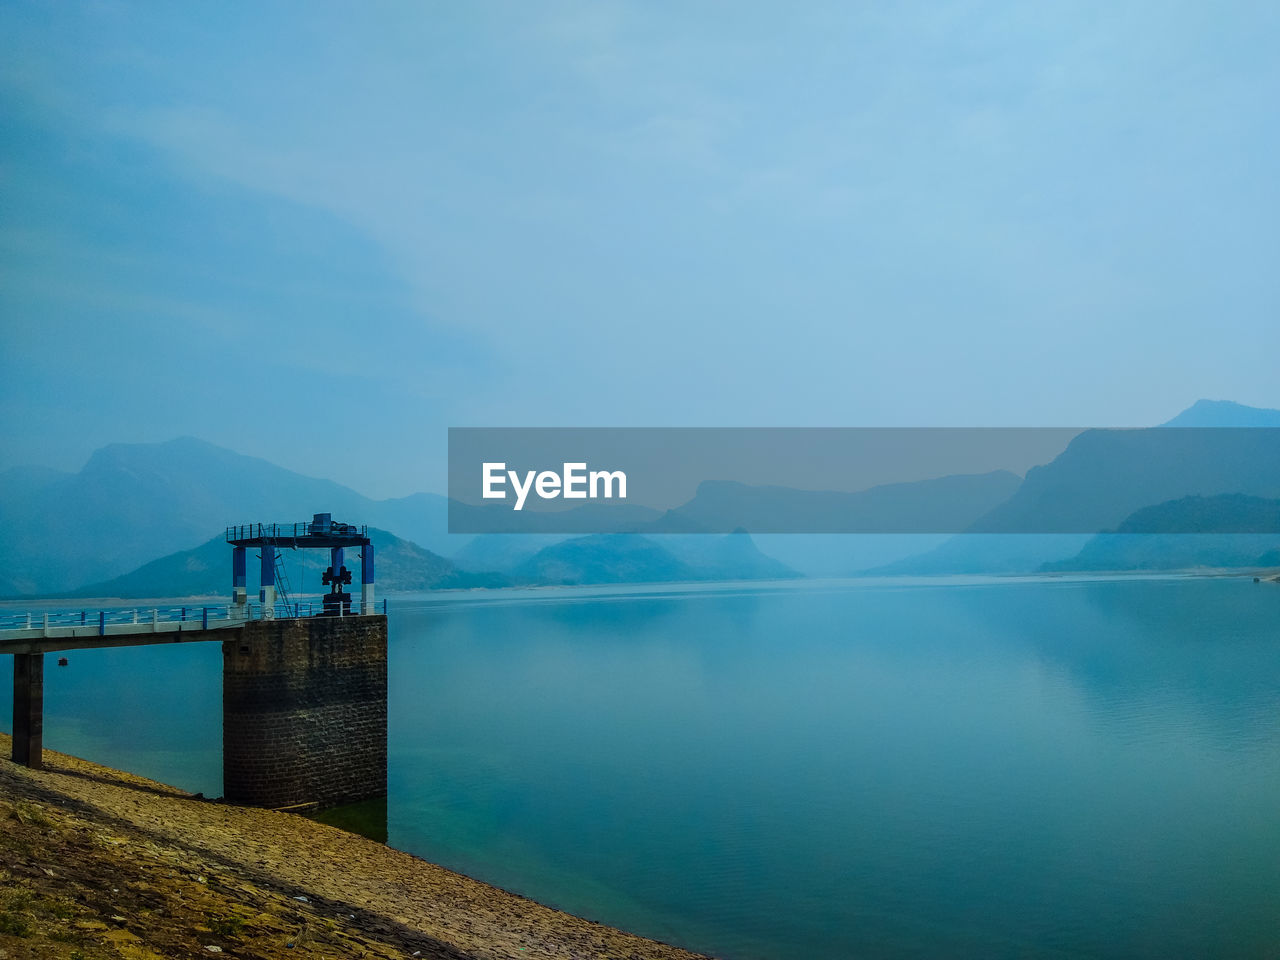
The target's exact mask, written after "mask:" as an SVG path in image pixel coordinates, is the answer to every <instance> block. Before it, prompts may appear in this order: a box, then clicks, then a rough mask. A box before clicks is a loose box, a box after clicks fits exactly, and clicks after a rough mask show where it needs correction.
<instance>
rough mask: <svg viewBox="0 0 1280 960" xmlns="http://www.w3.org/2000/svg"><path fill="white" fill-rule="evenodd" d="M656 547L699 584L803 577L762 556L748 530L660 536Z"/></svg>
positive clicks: (783, 565) (780, 563) (656, 538)
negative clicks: (685, 568) (688, 569)
mask: <svg viewBox="0 0 1280 960" xmlns="http://www.w3.org/2000/svg"><path fill="white" fill-rule="evenodd" d="M652 539H653V540H654V542H655V543H657V544H659V545H660V546H662V547H664V548H665V549H666V550H667V551H668V552H669V553H671V554H672V555H673V556H674V557H676V559H678V560H680V561H681V562H683V563H685V564H687V565H688V566H689V567H691V568H692V569H693V571H694V574H695V575H696V576H697V578H698V579H700V580H792V579H795V578H796V577H799V576H800V574H799V573H797V572H796V571H795V570H793V569H791V568H790V567H788V566H787V565H786V564H785V563H782V562H781V561H779V560H775V559H774V558H773V557H770V556H767V555H766V554H764V553H762V552H761V551H760V549H759V547H757V546H756V543H755V540H753V539H752V537H751V534H749V533H747V531H746V530H743V529H742V528H739V529H737V530H735V531H733V533H730V534H726V535H724V536H715V535H713V534H701V535H692V536H670V535H668V536H657V537H653V538H652Z"/></svg>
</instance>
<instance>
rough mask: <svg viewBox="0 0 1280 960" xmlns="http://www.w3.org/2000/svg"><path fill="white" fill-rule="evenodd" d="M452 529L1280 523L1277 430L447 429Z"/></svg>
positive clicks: (1100, 527) (1210, 529) (906, 529)
mask: <svg viewBox="0 0 1280 960" xmlns="http://www.w3.org/2000/svg"><path fill="white" fill-rule="evenodd" d="M449 498H450V502H449V530H450V532H451V533H582V534H586V533H619V532H640V533H731V532H733V531H734V530H739V529H745V530H747V531H750V532H752V533H939V534H947V533H966V532H973V533H1098V532H1104V531H1119V532H1134V533H1271V532H1280V429H1276V428H1179V427H1153V428H1146V429H1072V428H1060V427H1052V428H1003V427H991V428H763V427H762V428H617V429H613V428H572V427H569V428H470V427H467V428H453V429H451V430H450V431H449Z"/></svg>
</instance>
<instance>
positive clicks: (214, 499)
mask: <svg viewBox="0 0 1280 960" xmlns="http://www.w3.org/2000/svg"><path fill="white" fill-rule="evenodd" d="M321 511H325V512H330V513H332V514H333V515H334V517H335V518H337V519H340V520H349V521H351V522H356V523H369V524H374V525H377V526H379V527H382V528H383V529H391V530H394V531H396V533H397V534H401V535H404V536H408V537H410V538H411V539H414V540H415V542H424V543H425V544H426V545H427V546H428V547H430V548H434V549H436V550H446V551H447V550H452V549H457V547H460V546H461V545H462V544H463V543H465V542H466V540H467V539H469V538H466V537H458V538H456V539H451V538H449V537H448V535H447V533H445V532H444V531H445V529H446V519H445V516H446V511H445V498H443V497H440V496H436V495H433V494H415V495H413V496H411V497H404V498H400V499H393V500H382V501H375V500H370V499H368V498H367V497H364V496H361V495H360V494H358V493H356V492H355V491H354V490H351V489H350V488H348V487H344V486H342V485H341V484H337V483H334V482H333V481H331V480H320V479H316V478H314V477H307V476H304V475H302V474H299V473H295V472H293V471H292V470H286V469H284V468H282V467H278V466H276V465H275V464H272V463H269V462H268V461H266V460H262V459H260V458H257V457H248V456H244V455H242V454H238V453H234V452H233V451H231V450H226V449H223V448H222V447H217V446H214V445H213V444H210V443H206V442H204V441H202V440H196V439H194V438H192V437H182V438H179V439H177V440H170V441H167V442H165V443H153V444H112V445H110V446H107V447H103V448H102V449H101V450H98V451H97V452H95V453H94V454H93V456H91V457H90V458H89V461H88V463H86V464H85V466H84V468H83V469H82V470H80V471H79V472H78V473H75V474H57V473H56V472H50V471H45V472H43V473H41V472H40V471H38V470H34V469H32V468H20V469H18V470H16V471H15V470H7V471H5V472H4V473H3V474H0V525H3V529H4V530H5V536H6V541H7V543H8V545H9V548H10V551H11V553H10V558H11V562H10V563H9V564H8V566H7V567H6V569H5V571H4V572H3V573H0V593H2V594H17V593H40V592H50V591H59V590H68V589H73V588H75V587H78V586H79V585H80V584H83V583H85V582H86V581H101V580H106V579H108V578H111V577H114V576H117V575H119V574H122V573H125V572H127V571H130V570H132V569H134V568H135V567H137V566H138V565H140V564H142V563H146V562H147V561H149V560H151V559H153V558H155V557H157V556H161V555H165V554H169V553H172V552H174V551H178V550H188V549H191V548H193V547H196V546H197V545H199V544H201V543H203V542H204V541H205V539H206V538H207V537H208V536H209V533H210V531H213V530H221V529H223V528H224V527H225V526H226V525H227V524H229V523H243V522H259V521H263V522H278V521H296V520H309V519H310V517H311V514H312V513H316V512H321Z"/></svg>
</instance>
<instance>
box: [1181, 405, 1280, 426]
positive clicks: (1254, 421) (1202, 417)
mask: <svg viewBox="0 0 1280 960" xmlns="http://www.w3.org/2000/svg"><path fill="white" fill-rule="evenodd" d="M1162 426H1165V427H1280V410H1267V409H1264V408H1262V407H1246V406H1245V405H1244V404H1242V403H1233V402H1232V401H1230V400H1197V401H1196V402H1195V403H1193V404H1192V405H1191V406H1189V407H1187V409H1185V410H1183V411H1182V412H1181V413H1180V414H1178V415H1177V416H1176V417H1174V418H1173V419H1172V420H1169V421H1168V422H1166V423H1164V424H1162Z"/></svg>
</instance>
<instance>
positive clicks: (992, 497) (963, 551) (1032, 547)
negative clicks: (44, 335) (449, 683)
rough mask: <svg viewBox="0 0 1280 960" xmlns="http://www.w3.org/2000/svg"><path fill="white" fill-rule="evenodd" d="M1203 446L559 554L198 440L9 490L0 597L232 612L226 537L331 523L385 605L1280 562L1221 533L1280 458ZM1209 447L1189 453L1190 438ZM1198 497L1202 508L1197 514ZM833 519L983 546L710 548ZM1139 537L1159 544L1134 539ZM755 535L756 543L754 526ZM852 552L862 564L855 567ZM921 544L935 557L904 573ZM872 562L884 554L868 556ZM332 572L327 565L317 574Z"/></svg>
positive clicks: (718, 493)
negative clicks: (934, 529) (518, 593)
mask: <svg viewBox="0 0 1280 960" xmlns="http://www.w3.org/2000/svg"><path fill="white" fill-rule="evenodd" d="M1165 426H1167V427H1218V428H1221V427H1280V411H1274V410H1262V409H1258V408H1252V407H1244V406H1241V405H1239V404H1233V403H1228V402H1225V401H1200V402H1198V403H1196V404H1195V405H1193V406H1192V407H1190V408H1188V409H1187V410H1185V411H1183V412H1182V413H1181V414H1179V415H1178V416H1177V417H1175V418H1173V419H1172V420H1170V421H1169V422H1168V423H1167V424H1165ZM1204 433H1205V432H1203V431H1190V430H1177V429H1169V430H1132V431H1112V430H1102V431H1085V432H1083V433H1082V434H1080V435H1079V436H1077V437H1076V438H1075V439H1074V440H1073V441H1072V442H1071V444H1070V445H1069V446H1068V447H1067V449H1066V450H1064V451H1063V453H1062V454H1061V455H1059V456H1058V457H1056V458H1055V459H1053V460H1052V461H1051V462H1050V463H1047V464H1045V465H1043V466H1040V467H1035V468H1033V469H1031V470H1030V471H1028V473H1027V476H1026V478H1025V479H1021V478H1019V477H1017V476H1016V475H1014V474H1011V473H1007V472H1003V471H1000V472H996V473H991V474H982V475H975V476H968V477H944V478H940V479H938V480H929V481H921V482H917V483H908V484H889V485H884V486H880V487H875V488H871V489H869V490H864V491H861V492H858V493H823V492H814V491H801V490H791V489H787V488H779V487H751V486H747V485H743V484H738V483H732V482H720V481H716V482H708V483H704V484H702V485H701V487H699V489H698V491H697V493H696V495H695V496H694V497H693V498H692V499H691V500H690V501H689V502H688V503H686V504H684V505H682V506H681V507H679V508H676V509H675V510H672V511H668V512H667V513H666V514H661V515H660V514H657V513H656V512H654V511H647V512H646V511H645V510H644V508H636V510H635V516H634V517H633V518H632V526H631V529H633V530H634V531H636V533H634V534H631V535H629V536H627V537H621V536H609V535H595V536H585V537H576V538H572V539H571V538H569V537H567V536H565V535H564V534H554V535H553V534H544V535H538V534H521V535H499V534H488V535H481V536H474V537H473V536H462V535H451V534H449V533H448V501H447V500H446V499H445V498H444V497H442V496H439V495H436V494H428V493H420V494H414V495H412V496H409V497H402V498H395V499H389V500H372V499H369V498H367V497H364V496H362V495H360V494H359V493H357V492H355V491H354V490H351V489H350V488H348V487H344V486H342V485H340V484H337V483H333V482H332V481H329V480H322V479H317V478H313V477H306V476H303V475H302V474H298V473H295V472H293V471H290V470H286V469H284V468H282V467H278V466H276V465H274V464H271V463H269V462H267V461H265V460H262V459H259V458H255V457H247V456H243V455H241V454H237V453H234V452H232V451H230V450H225V449H223V448H220V447H216V446H214V445H212V444H209V443H205V442H203V441H200V440H196V439H193V438H181V439H178V440H172V441H169V442H166V443H158V444H113V445H111V446H108V447H104V448H103V449H101V450H99V451H97V452H96V453H94V454H93V456H92V457H90V459H89V461H88V463H86V464H85V466H84V468H83V469H82V470H80V471H79V472H77V473H64V472H60V471H56V470H51V469H48V468H42V467H21V468H15V469H10V470H7V471H4V472H3V473H0V525H2V527H0V528H2V529H3V530H4V531H5V535H6V542H7V545H8V552H7V557H8V559H9V563H8V564H7V565H6V566H5V567H4V568H3V569H0V594H3V595H10V596H12V595H21V594H51V593H67V592H72V591H74V592H75V593H76V594H78V595H86V594H85V591H90V592H97V593H108V594H111V595H119V596H126V595H129V596H134V595H138V594H137V591H142V592H143V593H146V594H149V595H156V594H169V593H174V594H175V595H198V594H201V593H206V592H207V593H212V594H215V595H217V594H221V593H225V591H226V576H225V574H226V571H225V569H224V567H225V565H226V564H227V559H226V553H227V550H226V546H225V544H224V543H223V542H222V539H221V536H220V532H221V531H222V529H223V527H224V526H225V525H226V524H227V523H229V522H249V521H255V522H256V521H292V520H306V519H309V517H310V515H311V514H312V513H313V512H317V511H329V512H332V513H333V514H334V516H335V518H337V519H342V520H350V521H354V522H360V523H367V524H369V525H370V526H371V527H375V528H376V529H377V530H378V533H377V539H376V541H375V542H376V543H377V544H378V545H379V548H380V550H382V551H385V553H384V555H383V557H382V560H381V562H380V564H379V571H378V573H379V581H380V583H381V584H382V588H383V589H386V590H400V589H405V590H418V589H435V588H439V587H443V586H458V587H462V586H493V585H498V584H501V583H517V582H518V583H591V582H622V581H624V580H626V581H631V580H654V581H662V580H671V579H753V578H756V579H758V578H775V577H779V578H780V577H789V576H796V575H798V574H797V572H796V571H797V570H803V571H805V572H808V573H818V574H830V573H839V574H847V573H852V572H853V569H854V568H855V567H856V566H857V564H860V567H858V568H860V569H867V568H871V569H872V570H874V571H875V572H877V573H894V574H915V573H961V572H1005V573H1008V572H1029V571H1033V570H1037V569H1041V568H1044V569H1138V568H1150V567H1152V566H1155V565H1160V564H1162V563H1174V562H1175V561H1176V563H1177V565H1179V566H1184V565H1192V566H1202V565H1208V566H1216V565H1228V564H1252V563H1255V562H1257V561H1259V559H1260V558H1264V557H1267V556H1271V555H1272V554H1273V553H1274V551H1275V550H1277V549H1280V541H1277V542H1276V543H1274V544H1271V541H1270V540H1268V539H1266V535H1265V534H1256V535H1254V536H1256V537H1260V538H1261V539H1257V540H1255V541H1253V542H1248V543H1246V542H1245V541H1243V540H1238V539H1232V538H1233V537H1237V536H1239V535H1238V534H1231V533H1228V532H1225V531H1226V530H1227V528H1226V527H1224V526H1223V524H1228V523H1234V524H1236V526H1235V527H1232V528H1230V529H1236V530H1239V529H1245V530H1255V531H1256V530H1258V524H1259V523H1260V522H1262V520H1261V516H1262V515H1261V514H1259V513H1257V511H1265V510H1266V509H1269V508H1268V507H1267V506H1266V505H1265V503H1264V502H1265V501H1276V500H1280V445H1274V444H1269V443H1261V444H1259V445H1258V448H1257V449H1256V450H1248V449H1244V448H1242V447H1241V446H1240V445H1239V444H1238V443H1237V444H1230V443H1224V444H1222V445H1221V446H1217V445H1216V443H1217V441H1216V439H1215V437H1214V436H1213V435H1212V431H1210V432H1209V434H1210V435H1209V436H1208V437H1207V439H1204V438H1203V436H1202V435H1203V434H1204ZM1225 433H1229V431H1226V432H1225ZM1198 434H1199V435H1201V436H1200V438H1198V439H1197V440H1196V443H1195V444H1194V445H1192V446H1191V447H1188V439H1187V438H1189V437H1192V436H1197V435H1198ZM1100 479H1101V480H1102V481H1104V482H1099V481H1100ZM1195 497H1198V498H1201V500H1200V501H1192V500H1188V498H1195ZM1231 497H1240V498H1245V499H1240V500H1231V499H1230V498H1231ZM1215 498H1228V499H1215ZM1248 498H1253V499H1252V500H1250V499H1248ZM1162 505H1163V506H1162ZM1157 507H1159V508H1161V509H1160V510H1156V511H1155V512H1150V511H1151V510H1152V509H1153V508H1157ZM1194 510H1200V511H1202V512H1204V511H1208V513H1206V514H1205V517H1204V519H1205V522H1206V523H1209V521H1210V520H1212V523H1216V524H1217V525H1218V526H1217V528H1216V532H1213V533H1204V534H1199V535H1195V536H1193V537H1192V539H1191V541H1190V542H1188V543H1183V542H1181V541H1179V542H1178V543H1176V544H1175V542H1174V541H1162V540H1161V539H1159V538H1161V537H1163V536H1166V535H1172V533H1171V531H1173V530H1174V529H1186V524H1188V523H1190V522H1192V520H1193V519H1194V518H1192V517H1191V515H1190V514H1189V513H1188V511H1194ZM828 511H833V512H836V513H842V514H843V515H844V516H847V517H849V518H851V520H850V524H851V526H854V527H855V528H857V529H877V527H876V524H880V525H881V526H882V527H883V528H884V529H887V530H897V531H901V530H903V529H911V527H906V526H904V524H905V523H906V522H907V521H911V522H914V523H916V525H917V526H918V527H920V528H921V529H927V527H928V526H929V522H930V519H931V518H932V519H935V520H936V519H937V518H938V517H948V518H952V519H954V518H955V517H956V516H968V517H970V518H971V520H972V523H971V525H970V527H969V529H970V530H971V531H973V532H974V533H979V532H981V533H982V534H984V535H983V536H972V535H963V536H959V537H953V538H951V539H950V540H948V541H946V542H943V543H941V544H936V538H929V537H919V538H917V539H913V538H912V537H910V536H906V535H901V536H892V537H890V536H886V537H882V538H879V539H877V538H875V537H866V538H853V537H849V538H842V537H838V536H823V537H810V538H808V539H806V538H805V537H803V536H801V537H796V538H794V539H790V538H787V537H783V536H770V537H767V538H766V541H767V542H768V543H769V544H770V547H769V549H771V550H775V549H776V551H777V552H778V553H780V554H782V555H783V556H785V557H786V560H787V562H786V563H783V562H782V561H780V560H778V559H775V557H773V556H768V555H766V554H765V553H764V552H762V551H761V550H760V548H759V547H758V546H757V544H756V542H755V541H754V540H753V538H752V536H751V535H749V534H747V533H746V532H745V530H744V531H742V532H739V533H735V534H729V535H727V536H713V535H710V534H698V531H700V530H703V529H707V528H711V529H715V528H717V527H718V528H720V529H725V528H729V529H731V527H727V525H728V523H729V522H730V518H733V517H738V516H747V517H751V516H755V517H756V518H758V519H759V518H763V517H765V516H771V517H773V519H774V520H776V519H778V518H779V517H782V518H789V520H793V521H795V522H796V523H798V524H799V525H801V526H804V525H805V524H806V523H812V522H814V521H820V520H822V519H823V518H824V517H826V516H828V515H829V514H828ZM1144 511H1146V512H1144ZM1214 511H1216V513H1215V512H1214ZM1249 511H1254V512H1253V513H1250V512H1249ZM1210 515H1212V516H1210ZM1045 518H1050V521H1051V522H1057V523H1061V524H1062V525H1063V528H1064V529H1067V530H1077V531H1079V530H1088V529H1092V530H1115V531H1120V532H1118V533H1115V534H1109V535H1104V536H1099V537H1092V538H1091V537H1089V536H1083V535H1079V534H1073V535H1064V536H1050V535H1029V534H1014V533H1011V531H1016V530H1019V529H1022V528H1023V526H1024V525H1025V524H1028V523H1030V522H1031V520H1034V523H1031V526H1032V527H1033V528H1034V527H1035V526H1036V525H1039V526H1040V527H1044V526H1045V525H1046V520H1045ZM1134 524H1147V525H1148V526H1150V527H1151V529H1149V530H1147V529H1146V528H1144V531H1145V532H1143V533H1141V534H1140V535H1139V534H1138V533H1137V532H1136V531H1135V530H1134V529H1133V525H1134ZM1162 525H1163V526H1162ZM1180 525H1181V526H1180ZM744 526H745V527H746V529H747V530H749V529H751V524H749V523H748V524H744ZM773 528H774V529H777V527H776V525H775V526H773ZM585 529H590V528H589V527H586V528H585ZM640 533H643V534H644V536H643V537H641V536H639V535H638V534H640ZM1108 536H1110V537H1127V538H1129V539H1128V540H1116V539H1111V540H1108V539H1107V537H1108ZM211 537H212V539H211ZM1212 538H1218V539H1217V540H1216V541H1215V540H1213V539H1212ZM1224 538H1225V539H1224ZM846 540H847V542H848V543H849V544H856V546H854V547H850V548H848V549H846V546H845V541H846ZM917 542H921V543H923V544H924V545H926V546H927V545H928V544H930V543H931V542H933V543H935V544H936V545H935V546H933V547H932V548H930V549H927V550H925V551H924V552H923V553H919V554H917V555H915V556H908V557H905V558H904V557H903V554H904V552H905V551H907V550H909V549H911V548H912V545H914V544H915V543H917ZM870 543H876V544H878V546H876V547H873V548H869V547H868V546H867V545H868V544H870ZM1121 543H1127V544H1128V546H1125V547H1120V546H1118V544H1121ZM1215 543H1216V544H1217V545H1216V546H1214V544H1215ZM1138 544H1142V545H1141V546H1138ZM1162 544H1163V545H1162ZM1268 544H1271V545H1270V546H1269V545H1268ZM876 550H879V551H880V555H882V556H883V557H884V561H883V562H881V563H879V565H877V564H876V562H875V561H874V559H872V557H873V556H874V555H875V553H876ZM1135 551H1136V552H1135ZM449 557H451V558H452V559H448V558H449ZM842 558H843V559H842ZM1215 558H1216V559H1215ZM320 559H321V558H317V559H316V560H315V561H314V564H313V567H315V569H316V570H317V571H318V566H317V565H321V563H320ZM855 561H857V562H856V563H855ZM868 561H869V562H868ZM888 561H893V562H891V563H890V562H888ZM304 569H311V568H304ZM304 575H306V574H305V573H304Z"/></svg>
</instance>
